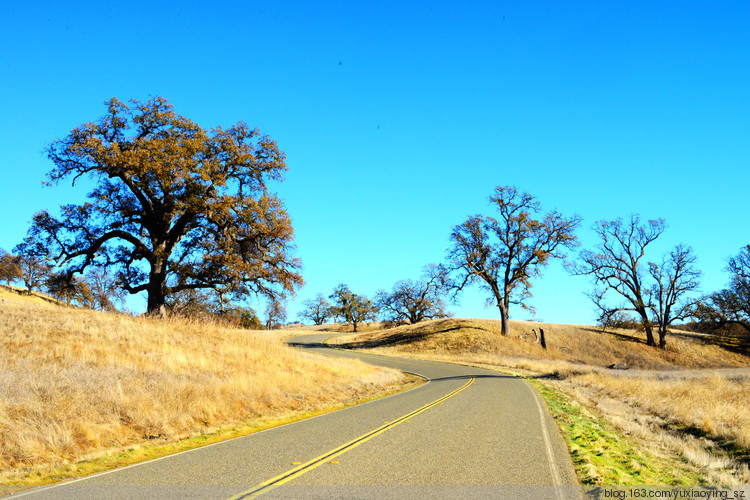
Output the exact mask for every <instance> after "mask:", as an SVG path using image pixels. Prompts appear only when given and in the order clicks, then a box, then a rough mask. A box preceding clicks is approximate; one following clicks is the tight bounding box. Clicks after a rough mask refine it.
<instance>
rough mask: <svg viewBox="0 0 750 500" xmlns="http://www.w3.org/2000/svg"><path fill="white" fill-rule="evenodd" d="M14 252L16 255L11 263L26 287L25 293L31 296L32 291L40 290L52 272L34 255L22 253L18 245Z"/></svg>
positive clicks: (49, 267)
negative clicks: (15, 267)
mask: <svg viewBox="0 0 750 500" xmlns="http://www.w3.org/2000/svg"><path fill="white" fill-rule="evenodd" d="M14 251H15V252H16V253H17V255H16V257H15V259H13V262H14V263H15V265H16V266H17V268H18V272H19V274H20V280H21V281H22V282H23V284H24V286H25V287H26V291H27V292H28V294H29V295H31V293H32V292H33V291H34V290H40V289H41V287H42V285H44V282H45V280H46V279H47V277H48V276H49V274H50V273H51V272H52V266H50V265H49V264H48V263H46V262H45V261H44V260H42V259H40V258H37V257H36V256H34V255H29V254H26V253H24V252H23V247H21V246H20V245H19V246H17V247H16V248H15V249H14Z"/></svg>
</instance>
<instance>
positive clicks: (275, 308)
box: [266, 300, 286, 330]
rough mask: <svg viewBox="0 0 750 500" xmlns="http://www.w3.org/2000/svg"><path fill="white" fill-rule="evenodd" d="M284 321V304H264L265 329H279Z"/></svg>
mask: <svg viewBox="0 0 750 500" xmlns="http://www.w3.org/2000/svg"><path fill="white" fill-rule="evenodd" d="M285 321H286V304H284V302H282V301H281V300H269V301H268V304H266V328H267V329H269V330H271V329H273V328H279V327H280V326H282V325H283V324H284V322H285Z"/></svg>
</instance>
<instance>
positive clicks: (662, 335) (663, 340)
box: [659, 326, 667, 349]
mask: <svg viewBox="0 0 750 500" xmlns="http://www.w3.org/2000/svg"><path fill="white" fill-rule="evenodd" d="M659 348H660V349H666V348H667V328H666V327H664V328H662V327H661V326H659Z"/></svg>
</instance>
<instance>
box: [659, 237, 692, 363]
mask: <svg viewBox="0 0 750 500" xmlns="http://www.w3.org/2000/svg"><path fill="white" fill-rule="evenodd" d="M695 261H696V258H695V256H694V255H693V253H692V249H691V248H690V247H686V246H684V245H677V246H676V247H675V248H674V249H673V250H672V251H670V252H669V253H668V254H666V255H665V256H664V258H663V259H662V263H661V264H660V265H659V264H655V263H653V262H649V274H650V275H651V277H652V279H653V283H652V285H651V290H650V295H649V298H650V309H651V311H652V313H653V318H654V320H655V323H656V324H657V326H658V332H659V347H661V348H662V349H664V348H665V347H666V345H667V341H666V338H667V327H668V326H669V325H671V324H672V323H673V322H674V321H677V320H684V319H686V318H688V317H690V316H693V314H694V311H695V306H696V304H697V303H698V298H696V297H693V296H691V293H692V292H695V291H696V290H697V289H698V287H699V286H700V282H699V279H700V276H701V272H700V271H699V270H697V269H696V268H695Z"/></svg>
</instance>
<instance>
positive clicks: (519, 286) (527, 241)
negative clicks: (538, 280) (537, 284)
mask: <svg viewBox="0 0 750 500" xmlns="http://www.w3.org/2000/svg"><path fill="white" fill-rule="evenodd" d="M490 202H491V204H492V205H493V206H495V207H496V208H497V210H498V212H499V217H498V218H497V219H495V218H492V217H487V216H483V215H474V216H471V217H469V218H468V219H467V220H466V221H465V222H464V223H462V224H459V225H458V226H455V227H454V228H453V232H452V234H451V241H452V242H453V246H452V247H451V248H449V249H448V268H449V269H450V271H451V272H452V273H455V274H456V276H457V278H456V280H455V285H454V286H455V288H454V290H455V291H454V296H455V294H456V293H458V292H460V291H461V290H463V289H464V288H465V287H466V286H467V285H470V284H472V283H479V284H481V285H482V286H483V288H485V289H486V290H487V291H489V292H490V293H491V294H492V296H491V299H490V302H495V304H496V305H497V308H498V309H499V310H500V317H501V321H502V326H501V331H502V334H503V335H507V334H508V331H509V325H508V318H509V310H510V305H511V304H516V305H520V306H521V307H523V308H526V309H533V308H532V307H531V306H530V305H529V304H528V299H529V298H530V297H531V279H532V278H534V277H538V276H540V275H541V273H542V269H543V268H544V267H545V266H546V265H547V264H548V262H549V259H550V258H554V257H562V256H563V253H562V250H563V249H565V248H568V249H570V248H572V247H574V246H576V245H577V244H578V242H577V238H576V236H575V234H574V233H575V231H576V229H577V228H578V226H579V225H580V223H581V218H580V217H579V216H578V215H574V216H573V217H570V218H566V217H563V216H562V215H561V214H560V213H558V212H557V211H552V212H549V213H547V214H544V215H540V214H539V212H540V210H541V205H540V203H539V202H538V201H536V200H535V199H534V197H533V196H531V195H530V194H528V193H519V192H518V191H517V190H516V188H515V187H512V186H505V187H497V188H495V192H494V194H493V195H492V196H490Z"/></svg>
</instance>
